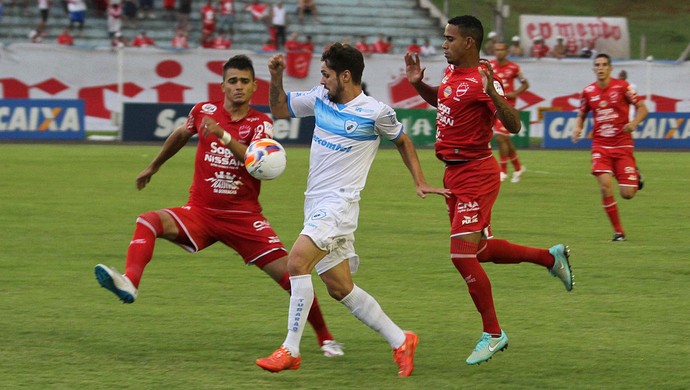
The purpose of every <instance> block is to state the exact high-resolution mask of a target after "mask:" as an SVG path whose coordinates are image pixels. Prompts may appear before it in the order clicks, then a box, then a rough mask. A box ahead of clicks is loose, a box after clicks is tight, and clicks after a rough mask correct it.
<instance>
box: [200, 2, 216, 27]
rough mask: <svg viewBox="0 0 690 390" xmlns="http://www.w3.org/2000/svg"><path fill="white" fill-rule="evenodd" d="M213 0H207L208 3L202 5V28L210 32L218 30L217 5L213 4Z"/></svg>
mask: <svg viewBox="0 0 690 390" xmlns="http://www.w3.org/2000/svg"><path fill="white" fill-rule="evenodd" d="M212 3H213V0H206V5H204V6H203V7H201V11H200V13H201V29H202V30H206V31H208V32H210V33H211V34H213V33H215V32H216V13H217V12H218V10H216V7H214V6H213V4H212Z"/></svg>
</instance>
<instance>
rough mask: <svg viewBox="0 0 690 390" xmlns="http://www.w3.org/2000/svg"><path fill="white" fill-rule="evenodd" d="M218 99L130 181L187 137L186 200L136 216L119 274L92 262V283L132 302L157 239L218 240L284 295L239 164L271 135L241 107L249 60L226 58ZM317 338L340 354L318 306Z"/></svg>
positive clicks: (286, 283) (278, 252) (195, 246)
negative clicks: (190, 165)
mask: <svg viewBox="0 0 690 390" xmlns="http://www.w3.org/2000/svg"><path fill="white" fill-rule="evenodd" d="M221 88H222V91H223V94H224V99H223V100H220V101H215V102H202V103H198V104H196V105H195V106H194V108H192V110H191V112H190V113H189V117H188V118H187V121H186V123H185V124H184V125H182V126H180V127H178V128H177V129H176V130H175V131H174V132H173V133H172V134H171V135H170V137H168V139H167V140H166V141H165V144H164V145H163V148H162V149H161V151H160V152H159V153H158V155H157V156H156V158H154V160H153V161H152V162H151V164H149V166H148V167H147V168H146V169H144V171H142V172H141V173H140V174H139V175H138V176H137V180H136V184H137V188H138V189H140V190H141V189H143V188H144V187H146V185H147V184H148V183H149V181H150V180H151V177H152V176H153V175H154V174H155V173H156V172H158V170H159V169H160V167H161V166H162V165H163V163H165V162H166V161H167V160H168V159H170V158H171V157H172V156H174V155H175V154H176V153H177V152H178V151H179V150H180V149H182V147H183V146H185V145H186V144H187V143H188V141H189V140H190V139H191V138H192V136H194V135H198V137H199V141H198V145H197V150H196V160H195V163H194V180H193V182H192V186H191V188H190V191H189V192H190V196H189V200H188V202H187V204H186V205H184V206H182V207H172V208H165V209H161V210H158V211H150V212H147V213H143V214H141V215H140V216H139V217H138V218H137V224H136V228H135V230H134V237H133V238H132V241H131V243H130V246H129V249H128V251H127V260H126V264H125V274H124V275H121V274H120V273H118V272H117V271H116V270H115V269H114V268H112V267H108V266H105V265H102V264H98V265H97V266H96V269H95V273H96V278H97V280H98V282H99V283H100V284H101V286H103V287H104V288H106V289H108V290H109V291H111V292H113V293H114V294H115V295H117V296H118V297H119V298H120V299H121V300H122V301H123V302H124V303H132V302H134V300H135V299H136V298H137V296H138V287H139V282H140V280H141V276H142V274H143V272H144V268H145V267H146V265H147V264H148V262H149V261H150V260H151V257H152V255H153V249H154V245H155V240H156V238H158V237H162V238H165V239H166V240H169V241H171V242H173V243H175V244H177V245H179V246H180V247H182V248H183V249H185V250H187V251H189V252H191V253H195V252H198V251H200V250H202V249H204V248H206V247H208V246H210V245H212V244H214V243H216V242H218V241H220V242H222V243H223V244H225V245H227V246H229V247H231V248H232V249H234V250H235V251H236V252H237V253H238V254H240V256H242V258H243V259H244V262H245V263H246V264H247V265H256V266H257V267H259V268H260V269H261V270H263V271H264V272H266V273H267V274H268V275H269V276H271V278H273V279H274V280H275V281H276V282H278V284H280V286H281V287H282V288H283V289H285V290H288V291H289V290H290V279H289V274H288V272H287V251H286V250H285V247H284V246H283V244H282V243H281V241H280V239H279V238H278V236H277V235H276V233H275V231H274V230H273V228H272V227H271V224H270V223H269V222H268V221H267V220H266V218H265V217H264V216H263V215H262V214H261V205H260V204H259V201H258V197H259V190H260V188H261V182H260V181H259V180H257V179H255V178H253V177H252V176H250V175H249V173H248V172H247V170H246V169H245V167H244V164H243V163H242V161H243V157H244V153H245V152H246V150H247V146H248V145H249V143H250V142H251V141H252V140H255V139H259V138H265V137H272V129H273V125H272V122H271V119H270V118H269V117H268V116H267V115H266V114H263V113H260V112H258V111H256V110H254V109H253V108H251V106H250V105H249V101H250V99H251V97H252V95H253V93H254V92H255V91H256V89H257V83H256V80H255V76H254V67H253V65H252V62H251V60H250V59H249V57H247V56H244V55H238V56H234V57H232V58H230V60H228V61H227V62H226V63H225V65H224V67H223V83H222V87H221ZM307 320H308V321H309V323H310V324H311V325H312V326H313V327H314V330H315V331H316V333H317V337H318V341H319V344H321V350H322V351H323V352H324V355H326V356H328V357H332V356H340V355H343V351H342V348H341V346H340V345H339V344H338V343H337V342H335V341H333V337H332V336H331V333H330V332H329V330H328V327H327V326H326V323H325V321H324V319H323V316H322V315H321V310H320V308H319V305H318V302H317V301H316V300H314V303H313V305H312V307H311V310H310V312H309V316H308V318H307Z"/></svg>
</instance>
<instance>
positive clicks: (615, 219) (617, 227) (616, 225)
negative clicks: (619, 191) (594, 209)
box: [601, 196, 625, 234]
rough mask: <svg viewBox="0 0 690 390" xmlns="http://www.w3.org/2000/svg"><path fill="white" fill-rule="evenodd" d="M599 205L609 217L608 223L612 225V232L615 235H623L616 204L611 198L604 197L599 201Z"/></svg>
mask: <svg viewBox="0 0 690 390" xmlns="http://www.w3.org/2000/svg"><path fill="white" fill-rule="evenodd" d="M601 205H602V206H603V207H604V211H606V215H608V216H609V221H611V225H613V230H614V231H615V232H616V233H621V234H624V233H625V232H624V231H623V226H622V225H621V218H620V216H618V204H617V203H616V200H615V199H614V198H613V196H605V197H603V198H602V199H601Z"/></svg>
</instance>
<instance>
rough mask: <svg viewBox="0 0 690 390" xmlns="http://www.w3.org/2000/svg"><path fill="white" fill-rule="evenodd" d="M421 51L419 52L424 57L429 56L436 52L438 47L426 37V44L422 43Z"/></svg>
mask: <svg viewBox="0 0 690 390" xmlns="http://www.w3.org/2000/svg"><path fill="white" fill-rule="evenodd" d="M421 50H422V51H421V52H420V53H419V54H420V55H421V56H422V57H429V56H433V55H434V54H436V48H435V47H434V45H432V44H431V40H429V38H424V44H423V45H422V48H421Z"/></svg>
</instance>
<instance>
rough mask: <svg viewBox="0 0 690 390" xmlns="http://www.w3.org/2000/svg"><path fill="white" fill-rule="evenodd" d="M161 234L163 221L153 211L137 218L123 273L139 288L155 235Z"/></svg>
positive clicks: (150, 256)
mask: <svg viewBox="0 0 690 390" xmlns="http://www.w3.org/2000/svg"><path fill="white" fill-rule="evenodd" d="M162 234H163V222H162V221H161V218H160V217H159V216H158V214H157V213H156V212H155V211H149V212H147V213H144V214H141V215H140V216H139V217H138V218H137V224H136V227H135V228H134V236H133V237H132V241H130V243H129V248H127V260H126V262H125V275H127V277H128V278H129V280H131V281H132V284H134V287H137V288H139V282H140V281H141V275H142V274H143V273H144V268H146V265H147V264H148V263H149V261H151V258H152V257H153V248H154V247H155V245H156V237H159V236H161V235H162Z"/></svg>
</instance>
